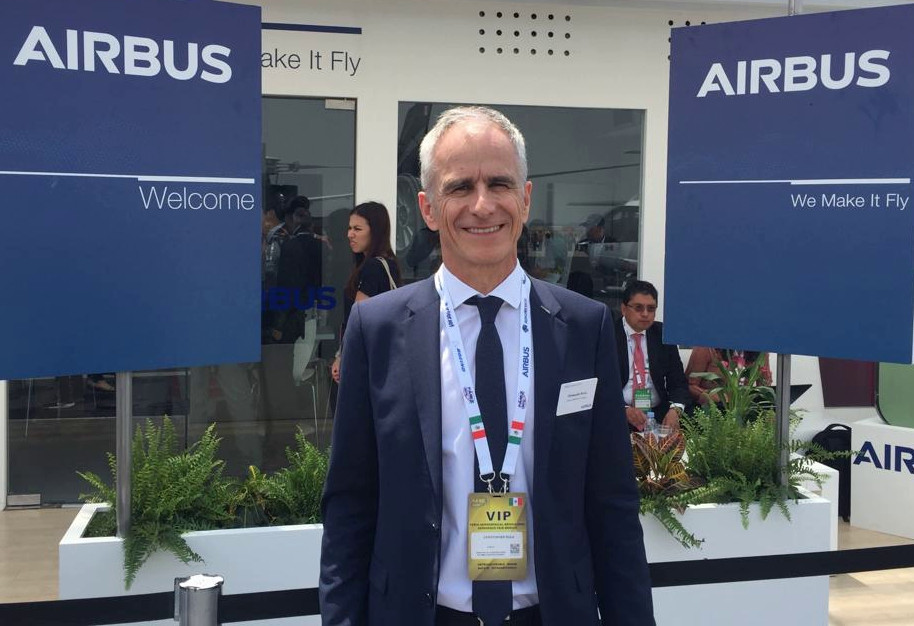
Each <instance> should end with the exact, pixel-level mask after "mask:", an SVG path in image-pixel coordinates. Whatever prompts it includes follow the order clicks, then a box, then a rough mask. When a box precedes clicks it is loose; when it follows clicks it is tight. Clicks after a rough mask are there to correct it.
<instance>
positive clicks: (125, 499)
mask: <svg viewBox="0 0 914 626" xmlns="http://www.w3.org/2000/svg"><path fill="white" fill-rule="evenodd" d="M115 387H116V391H115V399H114V404H115V412H116V415H117V417H116V418H115V419H116V421H117V428H116V431H117V435H116V437H117V441H116V444H115V445H116V449H115V454H116V456H117V481H116V485H115V488H116V489H117V536H118V537H120V538H122V539H123V538H124V537H126V536H127V531H128V529H129V528H130V498H131V493H130V470H131V460H132V459H131V452H132V450H131V447H130V444H131V440H132V432H131V431H132V429H131V426H132V424H133V374H132V372H118V373H117V374H116V375H115Z"/></svg>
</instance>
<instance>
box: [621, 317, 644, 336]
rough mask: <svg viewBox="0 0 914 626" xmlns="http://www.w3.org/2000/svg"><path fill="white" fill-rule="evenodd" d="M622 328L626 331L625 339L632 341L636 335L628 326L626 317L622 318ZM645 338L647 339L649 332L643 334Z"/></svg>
mask: <svg viewBox="0 0 914 626" xmlns="http://www.w3.org/2000/svg"><path fill="white" fill-rule="evenodd" d="M622 328H624V329H625V338H626V339H628V340H629V341H631V339H632V335H634V334H636V333H635V329H634V328H632V327H631V326H629V325H628V320H627V319H625V318H624V317H623V318H622ZM641 334H642V335H643V336H644V337H647V331H644V332H642V333H641Z"/></svg>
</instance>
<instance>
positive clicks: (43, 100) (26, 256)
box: [0, 0, 262, 378]
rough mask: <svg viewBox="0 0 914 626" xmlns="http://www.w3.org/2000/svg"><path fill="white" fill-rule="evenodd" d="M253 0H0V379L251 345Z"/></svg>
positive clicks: (254, 274)
mask: <svg viewBox="0 0 914 626" xmlns="http://www.w3.org/2000/svg"><path fill="white" fill-rule="evenodd" d="M260 43H261V37H260V8H259V7H253V6H244V5H237V4H229V3H224V2H211V1H209V0H206V1H198V2H177V1H175V0H143V1H141V2H123V0H91V1H81V2H77V3H74V2H71V1H69V0H14V1H10V0H7V1H6V2H2V3H0V85H3V91H4V96H3V98H2V99H0V265H2V268H3V269H2V278H0V378H24V377H33V376H50V375H60V374H72V373H86V372H106V371H127V370H140V369H155V368H163V367H172V366H191V365H200V364H209V363H220V362H233V361H234V362H238V361H256V360H258V359H259V358H260V341H259V339H260V298H259V293H260V265H259V256H260V255H259V245H260V244H259V232H260V221H261V208H260V205H261V182H260V171H261V151H262V148H261V137H260V135H261V122H260V97H261V91H260V84H261V83H260V63H259V58H260Z"/></svg>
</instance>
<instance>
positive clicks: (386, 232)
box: [330, 202, 400, 383]
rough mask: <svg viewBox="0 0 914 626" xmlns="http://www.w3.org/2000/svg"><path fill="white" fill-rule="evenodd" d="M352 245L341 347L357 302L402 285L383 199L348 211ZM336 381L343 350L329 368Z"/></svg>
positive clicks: (364, 203) (349, 236)
mask: <svg viewBox="0 0 914 626" xmlns="http://www.w3.org/2000/svg"><path fill="white" fill-rule="evenodd" d="M348 233H349V234H348V238H349V247H350V248H351V249H352V255H353V263H354V265H353V268H352V273H351V274H349V281H348V282H347V283H346V289H345V291H344V308H343V324H342V327H341V328H340V349H341V350H342V346H343V336H344V335H345V334H346V323H347V322H348V321H349V314H350V312H351V311H352V306H353V305H354V304H355V303H356V302H361V301H362V300H367V299H368V298H370V297H372V296H376V295H378V294H379V293H384V292H385V291H390V290H391V289H396V288H397V286H399V284H400V265H399V264H398V263H397V257H396V256H394V252H393V250H392V249H391V247H390V217H389V216H388V213H387V207H385V206H384V205H383V204H381V203H380V202H363V203H362V204H359V205H358V206H356V207H355V208H354V209H352V211H350V213H349V231H348ZM330 374H331V375H332V376H333V380H335V381H336V382H337V383H339V382H340V351H337V353H336V358H335V359H334V361H333V365H332V366H331V368H330Z"/></svg>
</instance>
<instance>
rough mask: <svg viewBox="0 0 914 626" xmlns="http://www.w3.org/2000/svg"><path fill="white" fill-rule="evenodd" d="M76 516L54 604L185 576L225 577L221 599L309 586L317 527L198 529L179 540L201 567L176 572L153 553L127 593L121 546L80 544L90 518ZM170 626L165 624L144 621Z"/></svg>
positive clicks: (173, 562)
mask: <svg viewBox="0 0 914 626" xmlns="http://www.w3.org/2000/svg"><path fill="white" fill-rule="evenodd" d="M103 506H105V505H100V504H87V505H85V506H83V507H82V509H80V512H79V514H78V515H77V516H76V519H75V520H74V521H73V523H72V524H71V525H70V528H69V529H68V530H67V532H66V534H65V535H64V537H63V539H62V540H61V542H60V545H59V547H58V552H59V556H60V565H59V569H58V583H59V597H60V599H61V600H68V599H72V598H100V597H102V598H103V597H109V596H117V595H134V594H142V593H156V592H161V591H171V590H172V589H173V588H174V579H175V578H177V577H180V576H189V575H191V574H200V573H208V574H219V575H220V576H224V577H225V585H224V586H223V588H222V591H223V593H225V594H234V593H254V592H260V591H280V590H284V589H307V588H313V587H317V582H318V562H319V560H320V554H321V537H322V536H323V534H324V529H323V526H321V525H320V524H308V525H301V526H274V527H270V528H245V529H231V530H206V531H197V532H191V533H187V534H186V535H184V537H185V538H186V539H187V543H188V544H189V545H190V547H191V548H192V549H193V550H194V552H196V553H197V554H199V555H200V556H202V557H203V558H204V559H205V562H204V563H190V564H189V565H184V564H183V563H181V562H180V561H179V560H178V559H176V558H175V557H173V556H172V555H171V554H166V553H163V552H158V553H156V554H154V555H152V556H151V557H150V558H149V560H148V561H146V563H145V564H144V565H143V567H141V568H140V571H139V573H138V574H137V577H136V580H135V581H134V583H133V586H131V588H130V590H129V591H126V590H124V556H123V551H122V548H121V544H122V541H121V540H120V539H117V538H115V537H97V538H82V535H83V532H84V531H85V529H86V526H87V525H88V524H89V520H91V519H92V516H93V515H94V514H95V511H96V510H97V509H98V508H100V507H103ZM149 623H150V624H156V625H162V626H174V625H175V622H174V621H172V620H161V621H155V622H149ZM238 623H239V624H247V625H249V626H254V625H255V624H256V625H261V624H262V625H265V626H266V625H269V626H292V625H296V626H315V625H316V626H319V625H320V618H319V617H316V616H315V617H309V618H301V617H299V618H288V619H280V620H266V621H257V622H238Z"/></svg>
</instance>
